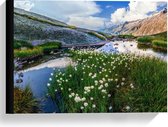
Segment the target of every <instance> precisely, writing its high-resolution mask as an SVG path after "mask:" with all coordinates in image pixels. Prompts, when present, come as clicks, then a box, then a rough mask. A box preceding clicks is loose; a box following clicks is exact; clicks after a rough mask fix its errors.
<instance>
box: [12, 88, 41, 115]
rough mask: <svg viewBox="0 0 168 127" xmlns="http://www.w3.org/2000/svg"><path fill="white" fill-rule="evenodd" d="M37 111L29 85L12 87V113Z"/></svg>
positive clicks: (37, 107)
mask: <svg viewBox="0 0 168 127" xmlns="http://www.w3.org/2000/svg"><path fill="white" fill-rule="evenodd" d="M37 112H39V104H38V101H37V100H36V99H35V98H34V97H33V93H32V91H31V89H30V88H29V87H26V88H25V89H20V88H19V87H15V88H14V113H37Z"/></svg>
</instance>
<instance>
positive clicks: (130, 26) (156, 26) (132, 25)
mask: <svg viewBox="0 0 168 127" xmlns="http://www.w3.org/2000/svg"><path fill="white" fill-rule="evenodd" d="M107 31H108V32H110V33H112V34H133V35H134V36H144V35H153V34H158V33H162V32H166V31H167V9H165V10H163V11H161V12H159V13H156V14H154V15H153V16H150V17H148V18H145V19H141V20H136V21H130V22H125V23H123V24H120V25H118V26H117V27H116V26H115V27H111V28H108V30H107Z"/></svg>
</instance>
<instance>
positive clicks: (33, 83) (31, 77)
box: [14, 58, 71, 113]
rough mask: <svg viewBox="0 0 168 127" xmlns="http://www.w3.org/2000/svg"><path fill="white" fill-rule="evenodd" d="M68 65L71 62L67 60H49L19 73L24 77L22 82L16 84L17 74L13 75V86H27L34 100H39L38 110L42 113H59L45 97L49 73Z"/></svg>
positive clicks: (49, 99)
mask: <svg viewBox="0 0 168 127" xmlns="http://www.w3.org/2000/svg"><path fill="white" fill-rule="evenodd" d="M69 64H71V60H70V59H69V58H58V59H55V60H50V61H48V62H46V63H43V64H40V65H38V66H35V67H32V68H29V69H26V70H23V71H20V72H23V75H24V76H23V78H22V79H23V82H22V83H16V79H18V74H14V82H15V86H19V87H21V88H25V87H26V86H27V85H29V86H30V88H31V90H32V92H33V95H34V96H35V98H37V99H38V100H40V105H41V107H40V108H41V110H42V112H44V113H53V112H59V111H58V108H57V106H56V105H55V104H54V103H53V101H52V100H51V98H48V97H47V83H48V82H49V78H50V77H51V73H53V72H54V71H57V70H59V69H62V68H65V67H66V66H67V65H69ZM20 72H19V73H20Z"/></svg>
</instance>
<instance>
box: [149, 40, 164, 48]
mask: <svg viewBox="0 0 168 127" xmlns="http://www.w3.org/2000/svg"><path fill="white" fill-rule="evenodd" d="M152 45H153V46H157V47H162V48H167V42H165V41H163V40H153V41H152Z"/></svg>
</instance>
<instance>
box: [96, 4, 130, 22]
mask: <svg viewBox="0 0 168 127" xmlns="http://www.w3.org/2000/svg"><path fill="white" fill-rule="evenodd" d="M96 4H98V5H99V6H100V8H101V9H102V12H101V13H98V14H96V15H95V16H100V17H105V18H109V19H110V16H111V13H113V12H114V11H115V10H117V9H118V8H123V7H127V6H128V4H129V2H128V1H120V2H116V1H96Z"/></svg>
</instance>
